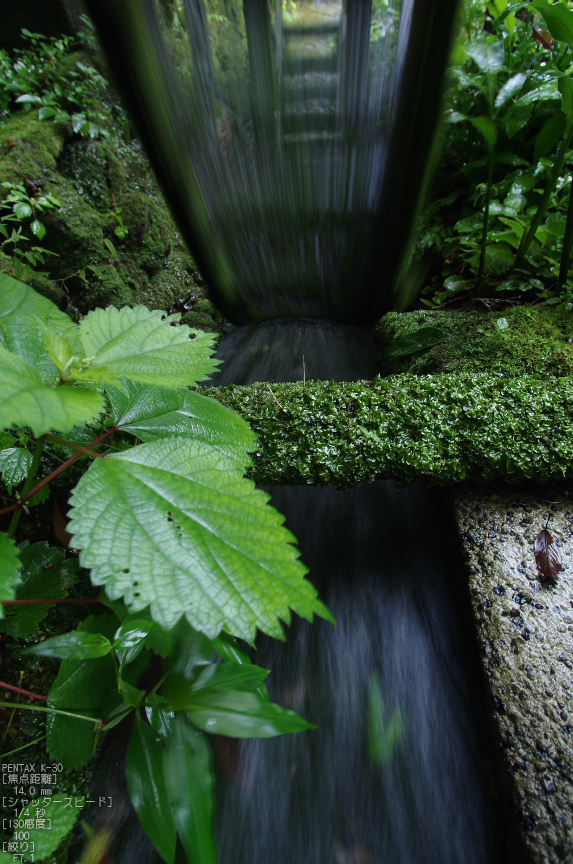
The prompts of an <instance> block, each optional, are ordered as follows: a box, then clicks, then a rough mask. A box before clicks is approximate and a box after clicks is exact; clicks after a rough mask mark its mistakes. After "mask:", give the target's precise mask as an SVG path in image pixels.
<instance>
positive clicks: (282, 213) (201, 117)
mask: <svg viewBox="0 0 573 864" xmlns="http://www.w3.org/2000/svg"><path fill="white" fill-rule="evenodd" d="M231 5H232V4H231ZM88 6H89V8H90V11H91V13H92V15H93V17H94V19H95V21H96V23H97V24H98V26H99V29H100V34H101V36H102V38H103V41H104V44H105V46H106V49H107V52H108V57H109V58H110V62H111V63H112V65H113V66H114V68H115V70H116V75H117V78H118V80H119V82H120V84H121V86H122V87H123V90H124V93H125V95H126V97H127V99H128V101H129V103H130V107H131V109H132V112H133V114H134V116H135V118H136V120H137V122H138V125H139V130H140V133H141V134H142V137H143V140H144V143H145V144H146V146H147V149H148V153H149V155H150V157H151V159H152V162H153V165H154V168H155V170H156V172H157V174H158V177H159V178H160V180H161V182H162V185H163V188H164V191H165V193H166V195H167V198H168V200H169V202H170V204H171V206H172V209H173V212H174V214H175V216H176V218H177V220H178V224H179V227H180V228H181V231H182V234H183V236H184V237H185V239H186V240H187V241H188V243H189V245H190V247H191V249H192V251H193V254H194V256H195V258H196V260H197V262H198V264H199V265H200V267H201V269H202V272H203V274H204V276H205V278H206V281H207V284H208V287H209V289H210V296H211V298H212V299H213V300H214V302H215V303H216V304H217V305H218V306H219V308H220V309H221V310H222V311H223V312H224V314H225V315H227V316H228V318H229V319H230V320H231V321H233V322H234V323H235V324H249V325H250V326H245V327H236V328H234V329H233V331H232V332H231V334H230V336H229V337H228V338H227V339H226V340H225V341H224V342H223V344H222V346H221V348H220V353H219V356H220V357H221V358H222V359H224V361H225V363H224V365H223V367H222V371H221V372H220V373H219V374H218V375H217V377H216V378H215V379H213V381H212V382H211V383H216V384H225V383H231V382H233V383H238V384H242V383H249V382H251V381H258V380H264V381H270V382H272V381H292V380H300V379H302V378H303V375H306V378H307V379H311V378H323V379H331V380H338V381H342V380H357V379H360V378H370V377H372V376H373V375H374V374H375V373H376V363H375V355H374V344H373V338H372V334H371V332H370V331H368V330H365V329H358V328H357V327H356V326H351V325H356V324H365V323H370V324H372V323H373V322H374V321H375V320H376V318H377V317H379V315H380V314H381V312H382V311H384V310H385V309H388V308H392V307H395V306H396V304H397V303H398V301H399V300H400V302H402V303H405V302H407V298H404V297H401V298H400V289H399V285H400V282H399V278H398V277H399V274H400V271H401V269H402V265H403V263H404V261H405V260H406V259H407V254H408V240H409V235H410V232H411V228H412V225H413V223H414V220H415V215H416V211H417V203H418V200H419V195H420V189H421V187H422V185H423V179H424V176H425V171H426V167H427V162H428V158H429V154H430V152H431V149H432V140H433V132H434V129H435V126H436V118H437V116H438V113H439V107H440V90H441V77H442V74H443V70H444V67H445V57H446V56H447V51H448V46H449V44H450V38H451V32H452V24H451V20H452V19H453V13H454V9H455V0H442V2H439V3H438V2H434V0H402V2H401V3H400V2H393V3H390V4H381V3H378V4H374V7H373V4H372V3H370V2H367V0H364V2H356V0H346V2H344V3H339V2H330V3H323V4H321V3H317V2H314V3H313V2H301V3H300V4H298V7H297V9H296V15H294V17H292V18H291V19H289V17H288V16H286V15H285V14H284V13H285V10H288V8H289V4H288V3H286V4H285V3H281V2H278V3H277V4H276V7H275V10H274V12H271V8H272V7H271V6H270V4H268V3H267V2H266V0H244V3H243V4H242V6H241V5H240V4H236V7H237V10H240V12H241V14H242V16H243V18H242V19H241V21H239V22H238V23H237V21H238V19H237V20H235V19H233V20H231V18H232V16H231V15H230V14H229V19H228V23H229V27H228V28H227V31H224V30H221V28H220V27H219V28H217V27H214V28H213V26H212V25H213V22H215V23H216V18H214V17H213V16H212V15H211V17H209V14H207V12H206V9H208V6H207V7H205V6H204V5H203V3H202V2H201V0H181V2H177V3H175V4H173V3H169V2H162V3H157V4H156V3H155V0H141V2H139V0H124V2H122V3H121V4H118V3H117V2H116V0H88ZM120 7H121V8H120ZM227 8H231V6H229V4H227V6H225V9H227ZM233 8H234V7H233ZM174 9H176V10H177V11H178V16H179V17H177V15H174V14H172V13H173V10H174ZM293 9H294V7H293ZM169 10H171V13H170V12H169ZM381 10H382V11H381ZM291 11H293V10H292V9H291ZM233 14H234V13H233ZM237 14H239V13H237ZM170 16H171V17H170ZM233 21H234V23H233ZM225 32H226V33H227V36H228V50H227V51H226V52H225V51H221V45H220V40H221V39H223V37H224V36H225ZM229 34H230V35H229ZM383 278H384V284H383ZM261 322H264V323H262V324H261ZM334 322H338V323H337V324H335V323H334ZM271 492H272V500H273V503H274V505H275V506H276V507H277V508H278V509H279V510H281V511H282V512H283V513H285V514H286V519H287V525H288V527H289V528H290V529H291V530H292V531H293V533H294V534H295V535H296V536H297V538H298V541H299V546H300V549H301V552H302V557H303V560H304V561H305V563H306V564H307V566H308V567H309V569H310V578H311V579H312V581H313V582H314V584H315V585H317V587H318V588H319V590H320V592H321V596H322V599H323V600H324V601H325V602H326V603H327V604H328V605H329V607H330V608H331V610H332V611H333V613H334V614H335V615H336V617H337V619H338V626H337V627H336V628H333V627H332V626H331V625H329V624H327V623H325V622H322V621H318V622H316V623H315V624H314V625H309V624H308V623H306V622H301V621H296V622H295V623H294V624H293V626H292V627H291V628H290V630H289V632H288V638H287V642H286V644H284V645H283V644H280V643H276V642H273V641H272V640H268V639H265V638H260V639H259V640H258V643H257V644H258V654H257V662H258V663H259V664H260V665H263V666H267V667H268V668H270V669H271V670H272V676H271V679H270V690H271V696H272V698H273V699H274V700H275V701H277V702H279V703H281V704H283V705H286V706H288V707H291V708H293V709H294V710H296V711H299V712H300V713H302V714H303V715H304V716H305V717H307V718H308V719H310V720H311V721H312V722H314V723H315V724H316V725H317V730H316V731H314V732H311V733H305V734H298V735H287V736H282V737H280V738H278V739H276V740H272V741H246V742H241V743H240V744H239V745H236V746H235V745H234V744H233V745H231V744H228V743H224V742H223V743H221V742H219V743H218V745H217V746H216V754H217V763H218V772H219V783H218V786H219V792H218V815H217V820H218V823H217V839H218V845H219V849H220V854H221V861H222V864H268V862H269V861H272V862H274V864H492V862H494V861H495V860H496V840H495V839H494V838H495V836H496V829H495V824H494V822H495V820H494V818H493V816H492V813H491V808H490V804H489V802H488V796H487V793H486V781H485V779H484V776H483V772H482V755H481V743H480V742H481V737H480V736H481V730H480V723H479V716H480V711H479V705H477V697H476V695H475V693H474V687H473V686H472V680H473V677H474V672H473V671H472V669H471V666H470V664H469V663H468V661H467V657H466V634H464V632H463V628H462V626H461V624H460V620H459V617H458V613H457V612H456V611H455V606H454V604H453V603H452V601H451V594H452V585H453V584H455V583H456V581H458V582H460V581H461V580H463V578H464V576H463V573H462V572H461V565H460V563H459V561H455V556H452V555H451V554H450V551H449V546H448V537H451V535H452V533H453V532H452V527H451V525H450V523H449V522H448V521H447V517H446V516H445V515H444V514H443V513H442V509H441V507H442V499H441V498H440V496H439V495H437V494H435V493H431V492H429V491H427V490H425V489H424V488H422V487H414V488H411V489H409V490H406V491H404V492H397V491H396V490H395V489H394V487H393V485H392V484H391V483H386V482H379V483H376V484H371V485H369V486H365V487H361V488H358V489H354V490H352V491H351V492H348V493H344V494H340V493H338V492H336V491H335V490H333V489H329V488H313V487H307V488H294V487H293V488H279V489H273V490H271ZM138 854H139V853H138ZM142 854H143V853H142ZM122 860H127V859H122ZM140 860H143V857H141V858H140ZM195 864H201V862H195Z"/></svg>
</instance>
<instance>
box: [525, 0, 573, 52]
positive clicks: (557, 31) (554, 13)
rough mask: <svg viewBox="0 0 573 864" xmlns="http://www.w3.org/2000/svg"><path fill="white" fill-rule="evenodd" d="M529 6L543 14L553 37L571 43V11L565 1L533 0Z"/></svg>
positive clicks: (572, 40)
mask: <svg viewBox="0 0 573 864" xmlns="http://www.w3.org/2000/svg"><path fill="white" fill-rule="evenodd" d="M531 6H532V7H533V9H537V11H538V12H539V13H540V14H541V15H543V17H544V18H545V23H546V24H547V27H548V29H549V32H550V33H551V35H552V36H553V38H554V39H559V41H560V42H567V43H568V44H569V45H573V12H572V11H571V9H568V8H567V6H566V4H565V3H545V2H544V0H535V2H534V3H531Z"/></svg>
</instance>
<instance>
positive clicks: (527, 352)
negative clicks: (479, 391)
mask: <svg viewBox="0 0 573 864" xmlns="http://www.w3.org/2000/svg"><path fill="white" fill-rule="evenodd" d="M424 326H426V327H427V326H432V327H439V328H440V329H442V330H443V331H444V332H445V333H446V334H447V338H446V340H445V341H444V342H441V343H439V344H438V345H435V346H433V347H432V348H430V349H429V350H426V351H423V352H421V353H419V354H413V355H410V356H408V357H400V358H389V357H386V356H385V355H384V352H385V350H386V348H387V347H388V346H390V345H391V344H392V342H393V341H394V340H395V339H398V338H400V337H402V336H404V335H406V333H411V332H413V331H415V330H417V329H418V328H420V327H424ZM572 336H573V314H572V313H571V312H564V311H562V310H559V309H556V308H555V307H552V306H535V307H527V306H515V307H512V308H508V309H506V310H504V311H503V312H499V311H496V312H486V311H483V312H481V311H475V310H472V311H456V312H448V311H445V310H443V311H429V310H428V311H421V312H409V313H406V314H398V313H395V312H393V313H390V314H388V315H386V316H384V318H382V319H381V321H380V322H379V324H378V327H377V338H378V342H379V347H380V353H381V368H382V369H383V374H396V373H399V372H413V373H416V374H418V375H426V374H435V373H441V372H484V371H486V370H487V371H490V372H491V373H497V372H500V373H503V374H504V375H512V376H513V375H526V374H542V375H554V376H557V377H559V376H563V375H571V374H573V345H571V344H570V340H571V337H572Z"/></svg>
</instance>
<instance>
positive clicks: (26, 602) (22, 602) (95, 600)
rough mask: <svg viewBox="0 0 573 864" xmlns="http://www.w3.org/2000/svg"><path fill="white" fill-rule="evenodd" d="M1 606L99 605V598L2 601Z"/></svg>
mask: <svg viewBox="0 0 573 864" xmlns="http://www.w3.org/2000/svg"><path fill="white" fill-rule="evenodd" d="M0 603H1V605H2V606H26V605H30V604H33V603H101V600H100V598H99V597H92V598H90V599H89V600H75V599H72V598H71V597H62V598H58V597H48V598H42V599H41V600H2V601H0Z"/></svg>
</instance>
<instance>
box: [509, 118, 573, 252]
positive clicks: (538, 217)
mask: <svg viewBox="0 0 573 864" xmlns="http://www.w3.org/2000/svg"><path fill="white" fill-rule="evenodd" d="M572 129H573V125H572V124H571V123H567V127H566V129H565V133H564V135H563V138H562V140H561V145H560V147H559V151H558V153H557V156H556V158H555V162H554V163H553V168H552V170H551V176H550V177H549V180H548V182H547V186H546V187H545V191H544V192H543V196H542V198H541V201H540V202H539V206H538V208H537V211H536V213H535V216H534V217H533V219H532V221H531V224H530V226H529V229H528V231H527V233H525V232H524V234H523V237H522V238H521V243H520V244H519V248H518V250H517V254H516V256H515V263H514V265H513V266H514V267H517V266H519V264H521V262H522V261H523V259H524V258H525V256H526V255H527V250H528V249H529V247H530V246H531V243H532V241H533V238H534V237H535V232H536V231H537V229H538V228H539V226H540V225H541V221H542V219H543V217H544V216H545V213H546V210H547V208H548V206H549V202H550V200H551V195H552V194H553V190H554V189H555V186H556V184H557V181H558V180H559V177H560V176H561V172H562V170H563V165H564V164H565V159H566V158H567V153H568V152H569V142H570V139H571V131H572Z"/></svg>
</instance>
